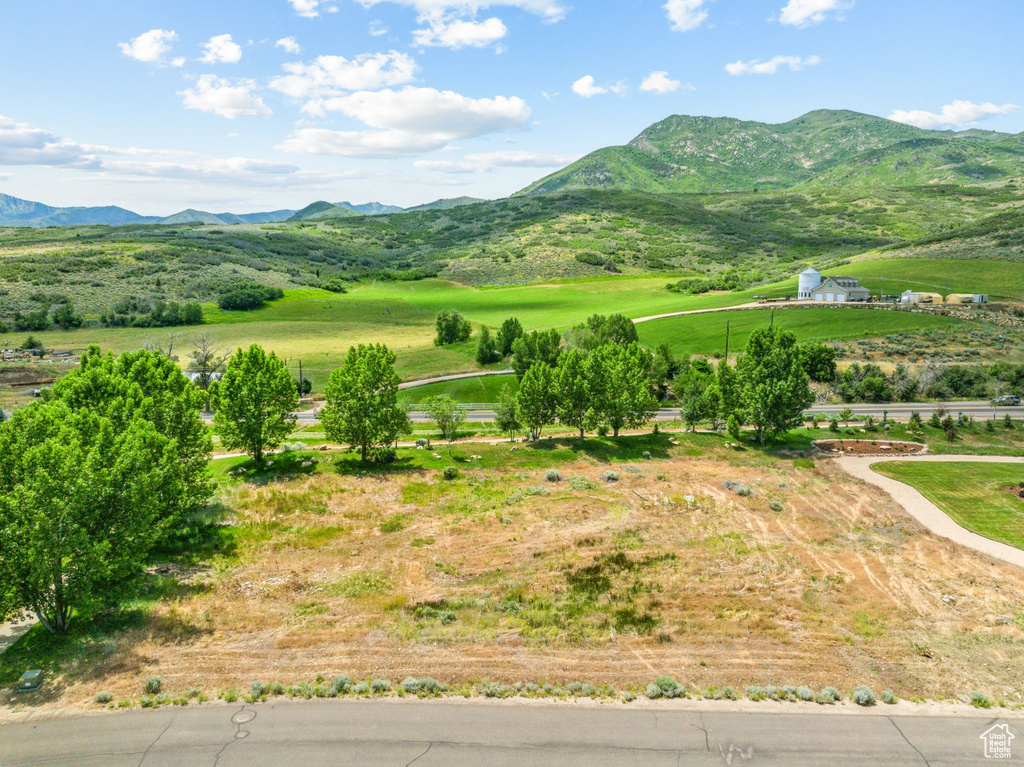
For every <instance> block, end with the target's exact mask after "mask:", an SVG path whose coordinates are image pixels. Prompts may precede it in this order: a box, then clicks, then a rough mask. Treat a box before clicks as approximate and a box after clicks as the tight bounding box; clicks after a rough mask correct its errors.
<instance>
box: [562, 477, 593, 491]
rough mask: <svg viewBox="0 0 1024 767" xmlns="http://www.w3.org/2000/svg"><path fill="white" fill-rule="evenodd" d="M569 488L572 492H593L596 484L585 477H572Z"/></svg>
mask: <svg viewBox="0 0 1024 767" xmlns="http://www.w3.org/2000/svg"><path fill="white" fill-rule="evenodd" d="M569 487H571V488H572V489H573V490H593V489H594V488H595V487H597V483H596V482H591V481H590V480H589V479H587V478H586V477H573V478H572V479H570V480H569Z"/></svg>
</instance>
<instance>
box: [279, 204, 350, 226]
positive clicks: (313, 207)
mask: <svg viewBox="0 0 1024 767" xmlns="http://www.w3.org/2000/svg"><path fill="white" fill-rule="evenodd" d="M361 215H362V214H361V213H357V212H356V211H354V210H352V209H351V208H343V207H341V206H340V205H335V204H334V203H333V202H327V201H326V200H317V201H316V202H314V203H312V204H310V205H307V206H306V207H305V208H303V209H302V210H299V211H296V212H295V213H294V215H292V217H291V218H289V219H288V220H289V221H316V220H322V219H331V218H349V217H351V216H361Z"/></svg>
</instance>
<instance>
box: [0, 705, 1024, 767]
mask: <svg viewBox="0 0 1024 767" xmlns="http://www.w3.org/2000/svg"><path fill="white" fill-rule="evenodd" d="M765 705H768V704H765ZM771 705H777V704H771ZM793 705H794V707H795V705H796V704H793ZM808 708H809V709H811V711H812V712H813V713H805V714H800V713H768V712H765V713H740V712H727V711H723V710H718V711H715V710H713V709H709V710H703V711H680V710H671V709H666V708H661V709H654V708H647V709H641V708H619V707H606V708H593V707H587V708H583V707H579V708H577V707H572V706H550V705H543V706H526V705H500V704H497V705H495V704H476V703H473V704H461V703H422V702H418V701H405V702H400V701H394V702H353V701H314V702H308V703H278V704H266V705H262V706H255V707H253V706H241V705H239V706H232V707H225V706H206V707H202V708H188V709H161V710H159V711H152V712H146V711H139V712H133V713H126V714H111V715H104V716H96V717H85V718H79V719H65V720H55V721H37V722H28V723H19V724H10V725H6V726H4V727H0V764H2V765H10V766H11V767H14V766H15V765H41V764H45V765H52V766H53V767H60V766H62V765H68V766H69V767H70V766H71V765H74V766H75V767H93V766H95V767H100V766H101V765H102V767H122V766H123V767H163V766H164V765H167V766H170V765H174V766H175V767H177V766H179V765H188V766H189V767H203V766H204V765H209V766H211V767H234V766H235V765H238V766H239V767H242V766H244V767H262V766H263V765H267V766H270V765H273V767H279V766H280V765H302V767H312V766H313V765H345V766H346V767H360V766H361V765H366V767H392V766H394V767H408V766H409V765H412V764H413V763H415V765H416V767H440V766H442V765H444V766H445V767H448V766H450V765H472V766H473V767H487V766H488V765H495V766H498V765H500V766H501V767H506V766H507V765H515V766H516V767H521V766H523V767H525V766H529V765H538V767H539V766H541V765H542V766H543V767H561V766H562V765H566V766H568V765H573V767H576V766H577V765H586V767H605V766H607V767H613V766H614V767H622V765H650V766H651V767H661V765H664V766H665V767H669V766H671V767H678V765H745V764H750V765H779V766H780V767H781V766H782V765H785V767H800V765H814V766H815V767H818V766H820V765H826V764H827V765H850V767H854V766H856V767H863V765H869V764H870V765H926V766H927V765H938V764H942V765H973V764H983V763H986V760H985V758H984V756H983V751H982V749H983V742H982V740H981V738H980V736H981V734H982V733H983V732H984V731H985V730H987V729H988V728H989V727H991V726H992V725H993V724H995V723H996V722H997V721H1000V722H1006V723H1007V724H1008V725H1009V727H1010V731H1011V732H1013V733H1014V734H1015V737H1016V742H1017V743H1018V744H1020V743H1024V719H1011V720H997V719H988V718H985V717H973V716H964V717H952V716H941V717H938V716H934V717H930V716H886V715H885V713H886V712H885V711H883V710H882V709H873V710H872V711H871V713H870V714H867V713H855V714H843V713H839V712H838V711H836V712H828V713H825V712H820V711H817V710H816V709H814V708H813V707H810V706H808ZM1013 748H1015V749H1016V748H1019V746H1014V747H1013Z"/></svg>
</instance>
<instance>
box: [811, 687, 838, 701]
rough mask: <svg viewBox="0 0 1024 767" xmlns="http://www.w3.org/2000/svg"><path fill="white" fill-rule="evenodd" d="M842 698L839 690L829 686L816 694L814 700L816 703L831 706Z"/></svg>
mask: <svg viewBox="0 0 1024 767" xmlns="http://www.w3.org/2000/svg"><path fill="white" fill-rule="evenodd" d="M841 697H842V696H841V695H840V694H839V690H838V689H836V688H835V687H832V686H829V687H825V688H822V691H821V692H819V693H818V695H817V697H816V698H815V700H816V701H817V702H818V703H823V704H828V705H831V704H832V703H835V702H836V701H838V700H839V699H840V698H841Z"/></svg>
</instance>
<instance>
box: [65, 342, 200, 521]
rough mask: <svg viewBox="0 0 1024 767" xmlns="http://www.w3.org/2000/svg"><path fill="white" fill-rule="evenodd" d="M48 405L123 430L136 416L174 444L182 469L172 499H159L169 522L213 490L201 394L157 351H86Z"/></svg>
mask: <svg viewBox="0 0 1024 767" xmlns="http://www.w3.org/2000/svg"><path fill="white" fill-rule="evenodd" d="M49 399H50V400H51V401H60V402H63V403H64V404H65V405H66V406H67V407H69V408H70V409H71V410H74V411H81V410H89V411H92V412H95V413H98V414H99V415H101V416H103V417H104V418H107V419H109V420H110V421H111V422H112V423H113V424H114V425H115V427H116V428H127V426H128V424H130V423H131V421H132V420H134V419H135V418H136V417H138V418H142V419H144V420H146V421H148V422H150V423H151V424H153V426H154V427H155V428H156V430H157V432H158V433H159V434H161V435H163V436H164V437H167V438H168V439H171V440H173V441H174V443H175V446H176V449H177V453H178V461H179V463H180V468H181V482H180V483H179V484H178V485H176V486H175V488H176V491H177V495H175V496H173V497H172V496H166V497H164V498H163V499H162V503H163V508H164V512H165V514H166V515H167V516H168V517H174V516H177V515H181V514H184V513H185V512H187V511H190V510H192V509H195V508H196V507H198V506H201V505H203V504H204V503H206V501H207V500H208V499H209V497H210V494H211V493H212V491H213V484H212V482H211V481H210V475H209V466H208V458H209V454H210V451H211V450H212V449H213V444H212V442H211V441H210V433H209V431H208V430H207V428H206V427H205V426H204V425H203V421H202V418H201V417H200V412H201V410H202V408H203V401H204V397H203V393H202V392H201V391H200V390H199V389H198V388H197V387H196V386H195V384H193V383H192V382H191V381H190V380H189V379H188V378H186V377H185V376H184V375H183V374H182V372H181V370H180V369H179V368H178V366H177V365H175V364H174V363H173V362H172V361H171V360H169V359H168V358H167V357H166V356H165V355H163V354H161V353H160V352H155V351H149V350H145V349H140V350H138V351H134V352H124V353H122V354H120V355H118V356H117V357H115V356H114V355H112V354H110V353H109V352H108V353H107V354H103V353H101V352H100V349H99V347H98V346H90V347H89V348H88V349H87V350H86V352H85V353H84V354H83V355H82V359H81V364H80V365H79V367H78V369H77V370H73V371H71V372H69V373H68V374H67V375H65V376H64V377H63V378H61V379H60V380H59V381H58V382H57V383H56V384H54V386H53V388H52V389H51V390H50V392H49Z"/></svg>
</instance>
